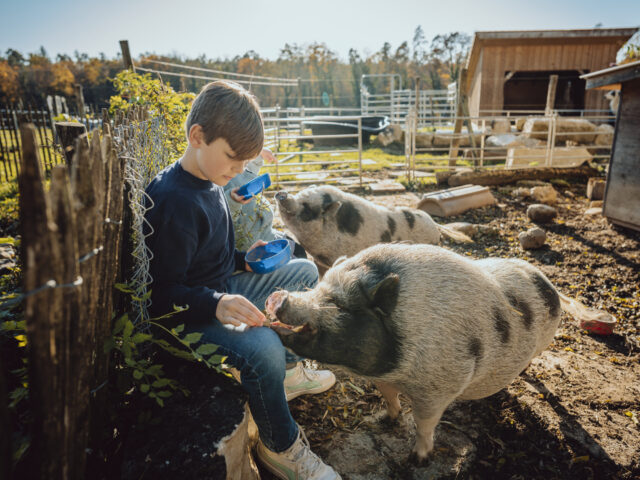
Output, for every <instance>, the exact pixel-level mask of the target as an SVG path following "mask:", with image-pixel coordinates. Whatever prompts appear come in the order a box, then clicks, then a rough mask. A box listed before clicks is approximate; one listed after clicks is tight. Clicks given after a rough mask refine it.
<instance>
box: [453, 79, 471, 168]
mask: <svg viewBox="0 0 640 480" xmlns="http://www.w3.org/2000/svg"><path fill="white" fill-rule="evenodd" d="M466 83H467V69H466V68H461V69H460V74H459V75H458V85H457V86H458V95H457V98H456V121H455V124H454V126H453V138H452V140H451V145H450V146H449V166H450V167H455V166H456V163H457V157H458V149H459V148H460V140H461V139H460V133H461V132H462V123H463V121H464V118H463V117H464V102H465V100H466V98H467V85H466Z"/></svg>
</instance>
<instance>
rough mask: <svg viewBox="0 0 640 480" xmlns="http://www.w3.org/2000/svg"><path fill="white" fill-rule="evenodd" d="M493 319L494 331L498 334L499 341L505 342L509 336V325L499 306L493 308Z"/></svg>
mask: <svg viewBox="0 0 640 480" xmlns="http://www.w3.org/2000/svg"><path fill="white" fill-rule="evenodd" d="M493 319H494V321H495V323H494V326H495V328H496V332H498V334H499V335H500V341H501V342H502V343H507V342H508V341H509V337H510V336H511V326H510V325H509V321H508V320H507V319H506V318H505V315H504V313H502V310H500V309H499V308H495V309H494V310H493Z"/></svg>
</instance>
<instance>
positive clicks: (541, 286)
mask: <svg viewBox="0 0 640 480" xmlns="http://www.w3.org/2000/svg"><path fill="white" fill-rule="evenodd" d="M531 281H532V282H533V283H534V284H535V286H536V288H537V289H538V294H539V295H540V296H541V297H542V299H543V300H544V301H545V302H546V304H547V306H548V307H549V313H551V316H552V317H556V316H558V314H559V313H560V298H559V297H558V292H557V291H556V289H555V288H553V285H551V283H549V280H547V279H546V278H545V277H543V276H542V275H540V274H539V273H538V272H535V273H532V274H531Z"/></svg>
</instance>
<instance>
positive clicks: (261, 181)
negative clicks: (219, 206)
mask: <svg viewBox="0 0 640 480" xmlns="http://www.w3.org/2000/svg"><path fill="white" fill-rule="evenodd" d="M270 186H271V177H270V176H269V174H268V173H265V174H264V175H260V176H259V177H256V178H254V179H253V180H251V181H250V182H247V183H245V184H244V185H242V186H241V187H240V188H239V189H238V191H237V192H236V193H237V194H238V196H240V197H244V198H245V199H247V198H251V197H253V196H254V195H257V194H259V193H260V192H261V191H262V190H264V189H266V188H269V187H270Z"/></svg>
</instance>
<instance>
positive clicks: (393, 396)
mask: <svg viewBox="0 0 640 480" xmlns="http://www.w3.org/2000/svg"><path fill="white" fill-rule="evenodd" d="M375 383H376V387H378V390H380V393H382V396H383V397H384V399H385V400H386V401H387V413H388V414H389V418H390V419H391V420H395V419H396V418H398V415H399V414H400V399H399V398H398V394H399V393H400V390H398V389H397V388H396V387H394V386H393V385H391V384H390V383H385V382H375Z"/></svg>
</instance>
